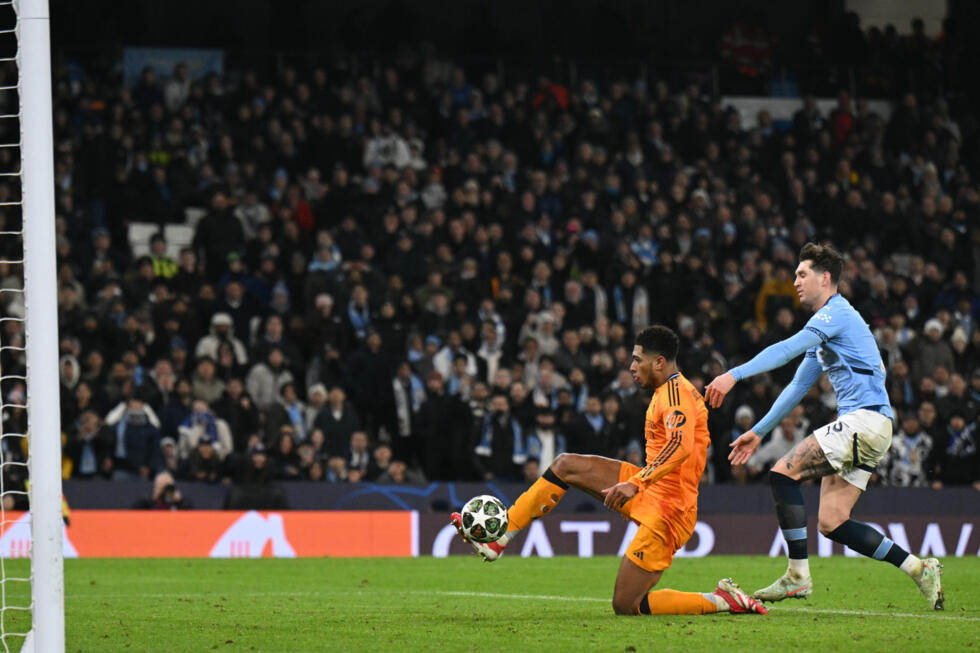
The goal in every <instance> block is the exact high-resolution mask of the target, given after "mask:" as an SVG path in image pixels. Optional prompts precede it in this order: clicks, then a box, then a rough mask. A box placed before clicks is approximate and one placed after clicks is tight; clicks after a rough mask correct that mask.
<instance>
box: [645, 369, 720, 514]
mask: <svg viewBox="0 0 980 653" xmlns="http://www.w3.org/2000/svg"><path fill="white" fill-rule="evenodd" d="M644 435H645V436H646V453H647V465H646V467H644V468H643V469H641V470H639V471H638V472H636V473H635V474H633V476H631V477H630V478H629V481H630V482H631V483H633V484H634V485H636V486H637V487H638V488H640V491H641V492H645V493H647V494H650V495H652V498H654V499H655V500H656V501H657V503H659V504H660V505H662V506H664V507H669V508H670V509H672V510H678V511H687V510H691V509H696V508H697V504H698V483H699V481H700V480H701V474H702V473H703V472H704V464H705V459H706V458H707V455H708V444H710V442H711V436H710V434H709V433H708V407H707V406H705V405H704V398H703V397H702V396H701V393H700V392H698V391H697V389H696V388H695V387H694V386H693V385H691V382H690V381H688V380H687V379H686V378H684V377H683V376H681V375H680V374H679V373H678V374H675V375H673V376H672V377H670V378H669V379H667V381H666V382H665V383H663V385H661V386H660V387H658V388H657V389H656V391H654V393H653V398H652V399H650V405H649V407H647V414H646V424H645V426H644Z"/></svg>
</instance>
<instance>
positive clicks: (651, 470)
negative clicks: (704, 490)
mask: <svg viewBox="0 0 980 653" xmlns="http://www.w3.org/2000/svg"><path fill="white" fill-rule="evenodd" d="M669 392H674V393H677V394H678V395H680V396H678V397H677V401H676V402H668V403H673V404H674V405H672V406H670V407H669V408H665V409H664V410H663V411H662V413H661V415H662V419H663V421H664V432H665V433H666V434H667V443H666V444H665V445H664V446H663V447H661V448H660V450H659V451H657V453H656V455H655V456H653V459H652V460H651V461H650V462H649V463H648V464H647V466H646V467H644V468H643V469H641V470H640V471H638V472H637V473H635V474H633V476H631V477H630V478H629V479H627V480H628V481H629V482H630V483H632V484H633V485H635V486H636V487H638V488H639V489H641V490H643V489H645V488H647V487H648V486H650V485H652V484H654V483H656V482H657V481H659V480H660V479H662V478H663V477H664V476H666V475H667V474H669V473H671V472H672V471H674V470H675V469H677V467H679V466H680V465H681V463H683V462H684V461H685V460H687V457H688V456H690V455H691V451H693V450H694V425H695V422H696V418H697V409H696V406H695V404H694V400H693V398H692V397H691V395H690V393H688V392H686V391H684V390H682V389H681V388H680V386H679V385H676V386H675V387H674V388H672V389H670V391H669Z"/></svg>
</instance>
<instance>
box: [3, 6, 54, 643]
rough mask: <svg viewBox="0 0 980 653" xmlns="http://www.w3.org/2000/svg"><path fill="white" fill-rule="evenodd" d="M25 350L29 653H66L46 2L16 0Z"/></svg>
mask: <svg viewBox="0 0 980 653" xmlns="http://www.w3.org/2000/svg"><path fill="white" fill-rule="evenodd" d="M14 8H15V10H16V11H17V16H18V18H17V30H18V31H17V37H18V38H17V41H18V49H17V66H18V68H19V75H18V78H19V91H20V126H21V173H22V175H21V178H22V184H23V196H22V197H23V225H24V294H25V298H24V300H25V309H26V311H25V317H26V325H25V347H26V355H27V407H28V409H27V410H28V445H29V454H28V469H29V475H30V481H31V482H30V511H31V615H32V618H33V619H32V624H31V631H30V633H29V635H28V637H27V641H26V642H25V645H24V649H25V650H31V651H39V652H40V651H43V652H45V653H48V652H50V651H64V649H65V607H64V604H65V589H64V561H63V558H62V514H61V500H62V494H61V414H60V409H59V408H60V404H59V372H58V309H57V300H56V298H57V275H56V269H55V219H54V218H55V208H54V207H55V202H54V143H53V132H52V124H51V123H52V111H51V45H50V30H49V23H50V20H49V15H48V0H17V2H15V4H14Z"/></svg>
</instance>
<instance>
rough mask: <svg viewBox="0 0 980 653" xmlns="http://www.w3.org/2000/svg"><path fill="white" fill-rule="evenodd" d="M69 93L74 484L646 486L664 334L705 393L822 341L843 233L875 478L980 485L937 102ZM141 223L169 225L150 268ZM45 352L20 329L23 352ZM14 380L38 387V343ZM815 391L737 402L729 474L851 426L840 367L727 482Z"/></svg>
mask: <svg viewBox="0 0 980 653" xmlns="http://www.w3.org/2000/svg"><path fill="white" fill-rule="evenodd" d="M55 82H56V84H55V115H54V126H55V143H56V183H57V213H58V216H57V238H58V240H57V259H58V262H57V264H58V308H59V324H60V330H61V338H60V353H61V414H62V423H63V429H64V465H63V467H64V475H65V477H66V478H67V477H71V478H102V477H104V478H140V477H142V478H152V477H153V476H154V475H155V474H157V473H159V472H168V473H170V474H171V475H172V476H173V477H174V478H177V479H188V480H199V481H207V482H241V483H264V482H271V481H277V480H291V479H306V480H314V481H326V482H349V483H353V482H359V481H377V482H381V483H403V482H418V481H422V480H452V479H489V478H502V479H508V478H511V479H521V478H525V477H526V478H536V477H537V476H538V473H539V470H543V469H544V468H545V467H547V465H548V464H549V463H550V461H551V460H552V459H553V458H554V457H555V456H556V455H557V454H559V453H561V452H563V451H575V452H583V453H596V454H601V455H607V456H613V457H620V458H624V459H628V460H631V461H632V462H634V463H637V464H640V465H642V464H643V463H642V462H640V461H641V458H642V455H643V454H642V450H641V447H640V443H641V441H642V427H643V416H644V411H645V408H646V404H647V401H648V395H646V394H644V392H643V391H641V390H640V389H638V388H637V387H636V386H635V385H634V384H633V382H632V379H631V376H630V373H629V372H628V370H627V367H628V365H629V362H630V356H631V352H632V347H633V344H632V338H633V334H634V333H635V332H636V330H638V329H640V328H642V327H643V326H646V325H648V324H650V323H664V324H666V325H668V326H671V327H673V328H675V329H676V330H677V332H678V333H679V335H680V337H681V339H682V344H681V354H680V360H679V363H680V368H681V370H682V371H683V372H684V374H685V375H687V376H688V378H690V379H691V380H692V382H694V383H695V385H697V386H698V387H701V388H703V386H704V384H705V383H707V382H708V381H710V380H711V379H712V378H713V377H714V376H715V375H716V374H718V373H720V372H721V371H723V370H725V369H727V368H728V367H730V366H733V365H735V364H738V363H739V362H741V361H744V360H746V359H747V358H749V357H751V356H752V355H754V354H755V353H757V352H758V351H759V350H761V349H762V348H763V347H765V346H766V345H768V344H770V343H772V342H775V341H777V340H779V339H782V338H784V337H786V336H788V335H790V334H791V333H793V332H795V330H797V329H798V328H800V327H801V326H802V324H803V322H804V321H805V319H806V317H807V313H806V311H805V310H803V309H801V307H800V306H799V302H798V298H797V295H796V293H795V291H794V288H793V274H794V269H795V266H796V262H797V261H796V257H797V253H798V251H799V249H800V247H801V246H802V245H803V244H804V243H806V242H807V241H810V240H815V241H828V242H832V243H833V244H834V245H836V246H837V247H838V248H840V249H841V250H842V251H843V252H844V253H845V255H846V259H847V263H846V267H845V273H844V279H843V281H842V283H841V293H842V294H843V295H844V296H846V297H847V298H848V299H849V301H850V302H851V303H852V304H854V305H855V307H857V308H858V309H859V310H860V311H861V313H862V315H863V316H864V317H865V319H866V320H867V321H868V323H869V324H870V325H871V326H872V329H873V331H874V334H875V337H876V338H877V339H878V342H879V345H880V348H881V351H882V352H883V354H884V360H885V362H886V365H887V366H888V388H889V391H890V393H891V398H892V402H893V405H894V407H895V408H896V414H897V415H898V416H900V417H899V418H898V419H897V425H898V428H897V430H896V434H895V437H894V441H893V444H892V449H891V451H890V453H889V456H888V457H887V459H886V460H885V461H884V462H883V464H882V466H881V468H880V469H879V470H878V475H877V481H878V482H880V483H886V484H889V485H914V486H930V485H931V486H933V487H937V488H938V487H942V486H943V485H970V484H972V485H973V486H974V487H976V488H977V489H980V448H978V444H980V442H978V440H980V434H978V432H977V430H978V429H977V425H978V413H980V329H978V328H977V323H976V322H977V318H978V317H980V302H978V297H977V294H976V292H975V288H978V287H980V178H978V175H980V165H978V164H980V151H978V143H980V141H978V132H977V123H976V116H975V112H972V111H959V112H957V113H954V112H953V111H951V109H950V107H949V106H948V105H947V103H946V101H945V100H944V99H943V98H942V97H940V98H938V99H936V100H934V101H930V102H920V98H919V97H917V96H916V95H915V94H913V93H906V94H904V95H902V96H901V97H898V98H896V101H895V104H894V110H893V111H892V113H891V115H890V116H882V115H878V114H876V113H875V112H873V111H871V110H870V109H869V108H868V104H867V102H866V101H864V100H863V99H862V98H851V97H848V95H847V94H846V93H841V94H840V97H839V102H838V105H837V107H836V108H835V109H834V110H833V111H832V112H830V113H829V114H827V113H824V112H821V111H820V110H819V109H818V107H817V105H816V103H815V101H814V100H813V99H812V98H806V100H805V102H804V103H803V107H802V108H801V109H800V110H799V111H798V112H797V113H796V115H795V116H794V118H793V120H792V123H791V124H785V125H784V124H777V123H775V122H774V121H773V120H772V118H771V117H770V116H769V114H768V113H766V112H765V111H763V112H762V113H760V114H759V116H758V126H756V127H753V128H743V126H742V125H741V124H740V118H739V115H738V113H737V112H736V111H734V110H733V109H731V108H729V107H726V106H723V105H722V104H721V103H720V102H719V101H718V100H717V99H714V98H711V97H709V96H708V95H706V94H705V91H704V89H703V88H701V87H699V86H698V85H697V84H689V85H685V86H683V87H680V88H670V87H668V85H667V84H666V83H664V82H656V83H652V84H650V85H649V86H647V85H646V84H645V83H644V82H643V81H642V80H641V81H636V82H634V81H631V80H623V81H619V82H616V83H612V84H609V85H606V86H603V87H600V86H599V85H597V84H595V83H593V82H591V81H589V80H584V81H582V82H581V84H578V85H576V86H574V87H569V86H566V85H563V84H560V83H557V82H555V81H552V80H549V79H547V78H544V77H540V78H537V79H531V80H530V81H513V82H507V83H505V80H503V79H501V78H499V77H497V76H496V75H495V74H486V75H483V76H482V77H480V78H471V77H470V76H469V75H467V73H466V72H465V71H464V69H463V68H461V67H458V66H456V65H454V64H453V63H452V62H450V61H445V60H442V59H440V58H438V57H436V56H434V55H432V54H431V53H426V51H425V50H424V49H423V50H419V51H415V52H413V53H410V55H406V56H402V57H401V58H399V59H398V61H397V62H395V63H393V64H392V65H391V66H389V67H385V68H383V69H382V70H380V71H379V74H377V75H376V76H354V77H352V76H345V75H343V74H342V73H340V72H339V71H337V70H334V69H332V68H329V67H324V68H319V67H317V68H313V69H312V70H309V71H300V70H296V69H294V68H291V67H288V66H286V67H283V68H282V69H281V71H280V72H279V73H278V74H277V75H275V76H273V77H269V78H263V77H260V76H259V75H258V74H257V73H255V72H253V71H249V70H244V71H233V72H229V73H227V74H225V75H224V76H221V75H217V74H209V75H207V76H206V77H204V78H201V79H192V78H191V77H190V76H189V75H188V71H187V67H186V66H177V68H176V69H175V70H173V71H154V70H152V69H146V70H144V72H143V74H142V76H141V78H140V80H139V82H138V83H137V84H136V85H135V86H132V87H127V86H126V85H124V84H122V83H121V81H119V80H117V79H115V78H113V77H111V76H108V75H106V76H104V77H103V78H99V79H91V80H90V79H84V80H82V81H81V82H80V83H74V82H72V81H70V80H69V79H68V78H67V76H66V75H64V74H62V75H60V76H58V77H57V78H56V80H55ZM15 192H16V191H14V190H12V188H11V187H10V186H9V185H7V184H6V183H0V201H3V200H4V199H5V198H9V197H11V195H12V194H13V193H15ZM187 207H204V208H206V214H205V215H204V216H203V217H202V218H200V220H199V221H197V222H196V224H195V231H194V238H193V243H192V244H191V245H190V246H188V247H186V248H185V249H183V250H182V251H180V253H179V256H177V257H175V258H171V257H169V256H168V254H167V242H166V241H165V239H164V237H163V231H162V227H163V226H164V225H166V224H172V223H184V222H185V220H186V216H185V209H186V208H187ZM0 221H3V222H5V223H6V222H7V221H8V218H7V216H6V215H4V214H2V213H0ZM137 221H139V222H154V223H158V224H160V225H161V232H160V234H158V235H156V236H154V237H153V239H152V241H151V243H150V251H149V253H148V254H146V255H142V256H134V254H133V251H132V248H131V247H130V243H129V240H128V229H129V225H130V223H132V222H137ZM3 258H10V257H7V256H5V257H3ZM4 267H5V269H3V268H4ZM10 276H11V271H10V268H9V266H8V265H6V264H3V266H0V278H10ZM2 301H3V304H4V307H3V310H4V313H5V314H18V313H22V312H23V304H22V298H21V297H20V296H19V295H17V294H16V293H4V294H2ZM22 343H23V333H22V331H21V327H20V325H19V324H18V323H16V322H6V323H5V324H4V332H3V344H5V345H15V346H16V345H18V344H22ZM0 363H2V365H3V370H4V372H5V373H8V374H16V373H17V370H22V369H23V365H24V359H23V352H20V351H17V350H14V349H6V348H5V349H4V350H3V351H0ZM792 371H793V367H792V366H789V367H788V368H786V369H784V370H779V371H775V372H773V373H772V374H771V375H763V376H762V377H758V378H755V379H753V380H752V382H750V383H745V384H740V385H739V386H738V387H737V388H736V391H735V392H734V393H733V395H734V401H729V402H726V404H725V407H723V408H722V409H719V410H713V411H712V412H711V418H710V430H711V434H712V451H711V452H710V454H709V467H708V471H707V473H706V481H709V482H741V483H744V482H751V481H752V480H753V479H754V478H755V477H756V476H757V475H759V474H760V473H761V471H762V470H766V469H768V463H769V462H771V461H773V460H775V459H777V458H779V457H780V456H781V455H782V454H783V453H785V452H786V451H788V450H789V448H791V447H792V446H793V444H794V443H795V442H798V441H800V440H801V439H802V438H803V437H804V435H805V434H806V433H807V432H808V429H809V428H810V427H811V426H815V425H819V424H822V423H826V422H828V421H832V419H834V415H835V399H834V395H833V392H832V390H831V388H830V385H829V383H828V382H827V381H826V379H821V381H820V382H819V383H818V384H817V385H816V386H815V387H814V388H813V389H812V390H811V392H810V394H809V395H808V397H807V398H806V400H805V401H804V403H803V405H802V406H801V407H800V408H798V409H797V410H796V411H794V412H793V413H792V414H791V416H790V417H787V418H786V419H785V420H783V422H782V423H781V424H780V426H779V427H777V428H776V429H775V430H774V431H773V432H772V434H771V435H770V437H769V438H768V441H767V442H766V443H765V444H764V445H763V446H762V447H761V448H760V449H759V450H758V452H757V453H756V454H755V456H754V457H753V459H752V460H751V461H750V462H749V464H748V465H746V466H745V467H744V468H738V469H735V470H733V469H732V468H731V467H730V466H729V465H728V463H727V460H726V458H727V454H728V444H729V443H730V442H731V441H732V440H733V439H734V438H735V437H737V436H738V435H739V434H740V433H741V432H743V431H744V430H746V429H747V428H749V427H750V426H751V425H752V424H753V423H754V421H755V420H756V419H758V418H759V417H760V416H761V415H763V414H764V413H765V412H766V411H767V410H768V407H769V405H770V404H771V402H772V400H773V399H774V397H775V396H776V395H777V394H778V392H779V390H780V389H781V388H782V386H783V385H784V384H785V383H787V382H788V380H789V378H790V377H791V375H792ZM23 399H24V392H23V385H22V384H14V385H12V386H10V387H6V388H5V396H4V400H3V405H4V414H3V425H4V428H5V429H6V430H8V431H13V430H15V429H18V428H21V429H23V428H26V426H25V425H24V424H23V423H22V422H23V419H24V410H23V408H19V407H18V404H22V403H23ZM21 432H22V431H21ZM17 454H18V452H13V451H11V452H8V455H11V456H16V455H17ZM9 473H13V472H9ZM9 473H8V479H7V481H8V482H11V483H16V482H17V481H18V479H17V478H10V477H9ZM21 480H22V479H21ZM164 485H166V484H163V485H161V488H162V487H163V486H164ZM8 487H9V486H8Z"/></svg>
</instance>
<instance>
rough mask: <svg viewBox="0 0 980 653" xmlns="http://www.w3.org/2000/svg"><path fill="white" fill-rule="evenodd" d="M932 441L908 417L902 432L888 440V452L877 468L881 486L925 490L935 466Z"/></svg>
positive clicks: (905, 418)
mask: <svg viewBox="0 0 980 653" xmlns="http://www.w3.org/2000/svg"><path fill="white" fill-rule="evenodd" d="M934 456H935V452H934V448H933V441H932V438H931V437H930V436H929V434H928V433H926V432H925V431H923V430H922V429H921V428H920V427H919V419H918V418H917V417H916V416H915V415H913V414H911V413H909V414H907V415H905V417H904V418H903V419H902V428H901V429H899V431H898V433H896V434H895V436H894V437H893V438H892V445H891V448H889V449H888V453H887V455H886V456H885V458H884V459H883V460H882V461H881V464H879V465H878V471H877V475H878V476H879V477H880V478H881V482H882V484H883V485H894V486H897V487H928V486H929V481H930V480H931V478H932V469H931V467H932V466H933V464H934V463H935V460H934Z"/></svg>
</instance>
